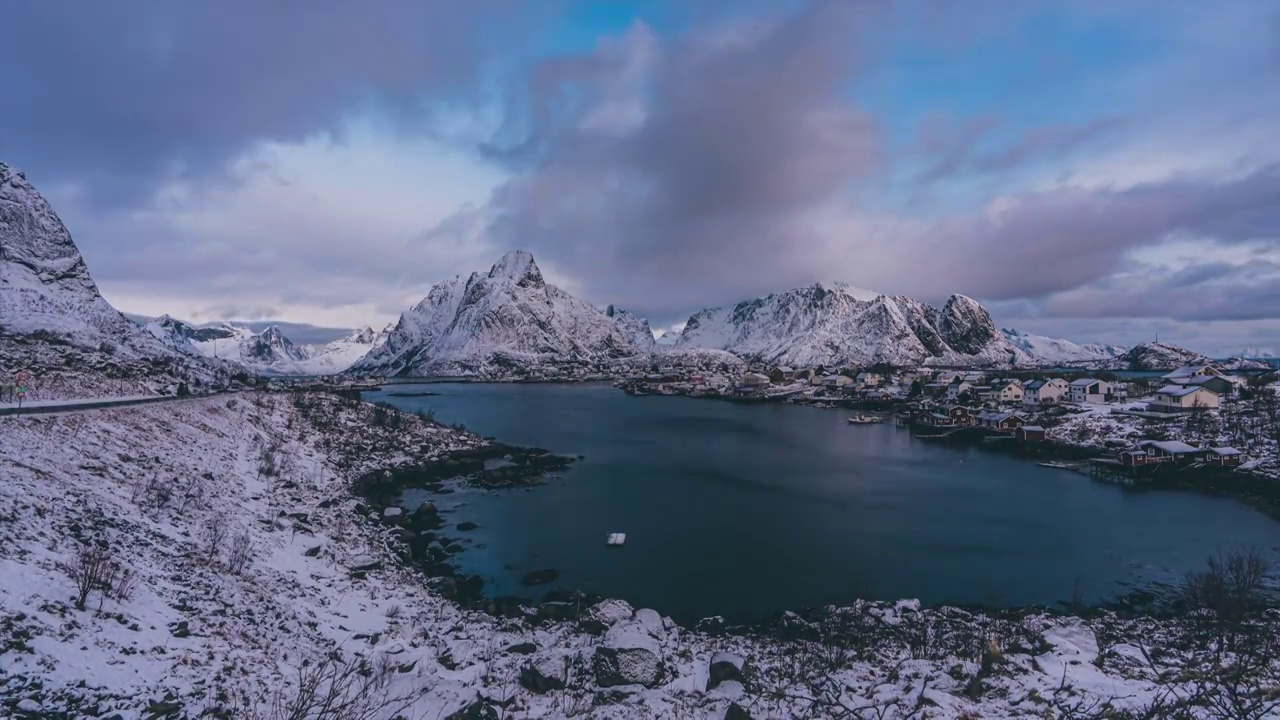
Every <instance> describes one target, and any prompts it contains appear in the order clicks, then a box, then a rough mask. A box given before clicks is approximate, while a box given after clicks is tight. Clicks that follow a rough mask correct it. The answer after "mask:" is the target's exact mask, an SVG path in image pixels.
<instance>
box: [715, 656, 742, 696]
mask: <svg viewBox="0 0 1280 720" xmlns="http://www.w3.org/2000/svg"><path fill="white" fill-rule="evenodd" d="M745 666H746V661H745V660H743V659H742V656H740V655H734V654H733V653H727V652H718V653H716V654H715V655H712V656H711V664H710V666H709V667H708V669H707V691H708V692H710V691H711V690H714V689H716V687H718V686H719V685H720V683H722V682H726V681H730V680H732V681H733V682H737V683H743V682H745V680H746V678H745V674H744V672H743V670H744V668H745Z"/></svg>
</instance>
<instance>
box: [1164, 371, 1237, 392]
mask: <svg viewBox="0 0 1280 720" xmlns="http://www.w3.org/2000/svg"><path fill="white" fill-rule="evenodd" d="M1168 380H1169V384H1171V385H1184V386H1187V387H1190V386H1192V385H1197V386H1199V387H1202V388H1204V389H1206V390H1211V391H1213V392H1215V393H1217V394H1218V395H1220V396H1221V395H1230V394H1231V391H1232V390H1235V385H1234V384H1232V382H1231V381H1230V380H1229V379H1227V378H1225V377H1223V376H1222V375H1191V376H1183V377H1178V378H1168Z"/></svg>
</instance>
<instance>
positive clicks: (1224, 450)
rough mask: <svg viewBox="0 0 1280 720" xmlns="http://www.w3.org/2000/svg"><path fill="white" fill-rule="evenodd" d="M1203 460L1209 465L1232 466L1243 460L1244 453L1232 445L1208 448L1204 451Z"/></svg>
mask: <svg viewBox="0 0 1280 720" xmlns="http://www.w3.org/2000/svg"><path fill="white" fill-rule="evenodd" d="M1204 461H1205V462H1207V463H1209V464H1210V465H1223V466H1227V467H1233V466H1235V465H1239V464H1240V463H1242V462H1244V453H1242V452H1240V451H1239V450H1237V449H1235V448H1233V447H1216V448H1209V451H1208V452H1207V453H1205V456H1204Z"/></svg>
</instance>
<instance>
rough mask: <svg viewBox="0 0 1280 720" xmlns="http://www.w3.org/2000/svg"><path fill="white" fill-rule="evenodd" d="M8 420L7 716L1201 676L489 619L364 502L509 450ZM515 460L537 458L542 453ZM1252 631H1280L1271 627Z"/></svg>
mask: <svg viewBox="0 0 1280 720" xmlns="http://www.w3.org/2000/svg"><path fill="white" fill-rule="evenodd" d="M7 429H8V435H7V437H8V438H10V440H11V442H10V443H9V444H7V445H5V446H4V448H3V449H4V454H3V459H4V460H5V461H6V463H7V464H8V465H9V467H10V474H9V479H8V481H7V482H6V483H5V484H3V485H0V499H3V500H4V501H5V504H6V505H8V506H12V507H13V508H14V510H13V512H12V514H11V515H8V516H4V517H0V571H3V572H5V573H6V574H8V575H10V576H14V577H22V578H23V580H24V582H23V583H21V584H20V585H21V587H14V586H8V587H0V708H4V709H6V710H9V711H12V712H14V713H15V714H16V716H18V717H26V716H32V717H35V716H40V715H50V714H52V715H55V716H57V715H58V714H62V715H65V716H77V717H78V716H85V715H91V716H103V717H109V716H111V715H113V714H119V715H120V716H121V717H122V718H124V719H125V720H133V719H134V718H142V717H149V716H155V715H157V714H163V715H164V716H166V717H174V718H188V717H189V718H195V717H200V716H208V715H209V714H211V713H212V714H217V713H219V712H221V713H223V714H226V713H228V712H230V713H231V714H232V715H236V714H238V713H239V712H240V711H241V710H243V709H245V708H251V707H254V706H255V703H261V704H264V705H270V704H271V703H272V701H273V699H279V698H281V697H282V695H281V693H283V694H284V695H283V697H284V698H285V699H287V698H288V697H289V696H290V693H293V692H296V691H297V689H298V687H299V679H300V678H301V677H302V675H301V673H305V670H306V668H307V667H309V666H310V667H316V666H317V665H315V663H319V665H318V667H348V668H356V669H374V670H373V672H374V673H375V674H374V675H372V676H373V677H378V678H381V679H380V680H379V682H380V683H381V682H385V683H386V684H385V685H379V686H378V687H380V688H386V689H387V690H388V691H389V692H391V693H393V694H394V695H395V697H397V698H399V697H403V698H406V700H407V702H408V703H409V705H410V706H411V707H412V710H413V712H412V713H411V716H420V717H421V716H425V717H434V718H441V719H442V720H446V719H447V720H467V719H474V718H490V717H498V716H503V715H507V716H510V715H514V716H516V717H530V718H551V717H565V716H571V715H587V714H589V715H590V716H591V717H596V718H604V719H606V720H613V719H616V720H622V719H623V718H634V717H640V716H646V717H652V718H664V719H670V720H684V719H685V718H691V717H709V718H722V717H732V718H742V717H748V718H752V717H753V718H757V719H760V718H772V717H814V716H819V717H821V716H829V715H831V714H832V712H833V710H832V709H833V708H836V707H837V706H838V707H840V708H844V710H841V711H840V712H841V714H845V715H849V716H856V714H853V711H852V710H851V708H859V707H864V706H865V703H866V700H865V698H868V697H874V698H876V700H875V702H876V707H878V708H879V711H880V713H881V715H880V716H881V717H896V718H905V717H908V716H912V715H913V714H915V716H917V717H918V713H913V709H914V710H915V711H918V710H919V708H921V707H924V706H927V707H928V708H929V712H928V715H929V716H931V717H934V718H938V719H940V720H941V719H950V720H958V719H959V718H961V717H975V716H976V717H983V718H996V719H999V718H1009V719H1012V718H1017V717H1025V716H1026V712H1027V710H1029V709H1031V708H1042V709H1044V710H1046V711H1047V710H1054V709H1056V710H1057V711H1059V712H1065V711H1066V709H1067V708H1068V707H1069V706H1070V705H1071V704H1073V703H1075V702H1077V701H1084V700H1087V701H1089V702H1093V703H1109V704H1115V705H1116V706H1118V707H1131V708H1134V709H1140V708H1142V707H1148V706H1150V705H1151V703H1153V702H1156V701H1157V700H1158V698H1159V697H1160V696H1161V694H1162V693H1165V692H1167V691H1168V688H1169V687H1171V686H1169V685H1168V683H1174V685H1173V686H1172V687H1174V688H1176V689H1179V690H1182V689H1187V688H1190V686H1188V685H1186V682H1185V681H1183V680H1180V679H1178V678H1177V676H1169V675H1168V674H1164V675H1161V674H1159V673H1158V672H1157V669H1156V668H1149V667H1146V666H1140V667H1139V666H1135V665H1134V663H1135V662H1137V663H1138V664H1139V665H1141V663H1142V662H1143V661H1141V659H1140V658H1139V659H1138V660H1133V658H1135V657H1138V656H1137V655H1136V652H1137V651H1136V649H1135V648H1137V647H1151V646H1152V645H1153V644H1155V645H1156V646H1157V647H1159V648H1163V649H1167V650H1168V653H1166V654H1165V655H1163V656H1162V660H1161V662H1162V663H1164V664H1165V665H1163V667H1167V666H1168V663H1182V664H1183V665H1184V666H1185V667H1188V668H1193V667H1197V666H1198V664H1199V663H1201V662H1203V661H1204V658H1203V657H1202V656H1201V655H1197V654H1196V653H1197V652H1199V651H1197V650H1196V649H1195V647H1194V646H1193V645H1192V644H1189V642H1190V641H1189V638H1191V637H1192V636H1193V633H1194V631H1196V630H1197V628H1198V626H1197V624H1196V621H1195V620H1194V619H1193V618H1192V616H1183V615H1178V616H1173V617H1170V618H1167V619H1161V618H1156V617H1152V616H1146V615H1141V616H1135V617H1133V618H1126V617H1121V616H1119V615H1117V614H1116V613H1114V612H1111V611H1108V610H1106V609H1099V610H1097V611H1096V614H1094V613H1093V612H1092V611H1091V612H1090V613H1088V614H1087V615H1086V616H1085V617H1081V616H1079V615H1071V614H1063V613H1061V612H1047V611H1044V610H1042V609H1034V608H1028V609H1023V610H1020V611H1017V612H1013V611H1011V612H973V611H971V610H967V609H964V608H960V607H943V608H939V609H933V608H922V607H921V606H920V604H919V603H916V602H913V601H897V602H857V603H854V604H853V605H851V606H846V607H840V608H821V609H816V610H812V611H805V612H803V613H800V612H784V613H781V614H780V615H778V616H777V617H774V618H771V619H769V620H767V621H765V622H762V623H758V624H756V625H753V626H750V627H745V628H737V627H736V626H733V625H730V624H728V623H725V624H723V625H720V626H717V624H716V623H715V621H714V619H709V620H707V621H705V622H703V623H699V625H700V627H698V628H695V629H692V630H691V629H687V628H681V627H680V626H678V625H676V624H675V623H674V622H672V621H671V620H670V619H669V618H663V617H662V616H661V615H660V614H659V613H656V612H654V611H652V610H646V609H643V608H641V609H637V608H633V607H632V606H631V605H629V604H628V603H626V602H625V601H622V600H601V599H597V598H581V597H579V598H570V597H563V598H562V599H558V600H548V601H546V602H544V603H543V605H546V606H547V607H546V608H545V612H544V613H543V615H542V616H541V617H539V615H538V614H537V612H536V611H535V612H533V613H530V612H529V611H528V610H527V609H525V608H522V607H520V605H519V604H518V603H511V604H510V605H509V607H508V609H509V611H510V612H509V615H507V616H503V617H493V616H490V615H487V614H484V613H479V612H474V611H472V610H468V609H467V608H466V607H464V606H462V605H460V604H458V603H456V602H454V601H452V600H448V599H446V598H444V597H443V596H442V595H441V594H440V593H439V592H437V591H436V590H433V589H430V586H429V585H428V584H427V581H426V580H425V579H424V574H423V573H422V572H421V571H420V570H419V569H418V568H417V567H414V566H410V565H406V564H405V563H404V562H403V558H402V557H401V555H400V552H401V551H402V549H403V548H404V547H405V546H406V543H405V542H404V540H405V538H404V533H403V530H404V529H405V528H404V527H402V526H401V525H400V524H397V523H395V522H387V520H388V518H396V517H403V515H405V514H409V513H406V512H405V510H404V509H401V512H400V513H399V514H397V513H391V514H390V515H388V514H387V512H386V509H385V508H384V509H383V510H382V511H381V512H378V511H377V510H376V509H375V507H374V506H371V505H369V504H368V503H365V501H364V500H362V499H361V498H360V496H359V494H358V493H357V492H356V483H357V481H359V480H360V479H361V478H364V477H370V476H374V477H391V478H394V477H395V474H396V473H397V472H405V473H412V472H415V471H416V469H418V468H420V467H422V466H429V465H431V464H433V463H434V464H435V465H436V467H437V468H438V467H440V466H442V465H444V464H446V463H457V464H456V465H453V466H450V467H451V470H450V472H453V471H454V470H456V469H457V468H458V467H463V468H472V469H474V468H476V467H477V465H476V463H477V462H478V463H479V466H478V467H479V468H480V470H479V472H484V471H485V470H486V468H485V464H484V462H485V460H492V459H494V458H493V457H492V456H493V455H494V454H496V453H498V452H503V453H504V455H503V458H505V456H506V455H507V454H512V450H511V449H510V448H509V447H508V446H503V445H498V444H494V443H490V442H488V441H484V440H483V439H481V438H479V437H477V436H475V435H473V434H470V433H466V432H462V431H458V430H454V429H451V428H448V427H445V426H442V425H438V424H434V423H428V422H425V421H424V420H422V419H419V418H416V417H414V416H412V415H407V414H403V413H394V414H393V413H390V412H386V411H385V409H384V410H383V411H382V412H379V410H378V408H377V407H376V406H374V405H371V404H369V403H364V402H360V401H356V400H352V399H349V398H343V397H341V396H337V395H334V394H331V393H261V394H255V395H252V396H243V397H239V398H207V399H200V400H196V401H193V402H190V403H175V404H156V405H148V406H140V407H135V408H122V409H111V410H102V411H95V412H94V413H85V414H83V415H59V416H44V417H31V418H15V419H13V420H12V422H10V424H9V425H8V426H7ZM54 437H56V438H59V439H60V442H58V443H49V442H41V440H42V439H44V438H54ZM516 452H521V451H519V450H517V451H516ZM528 452H531V453H534V454H531V455H530V456H529V458H530V460H531V462H530V463H526V465H527V466H528V467H533V466H534V465H536V463H534V462H532V460H533V459H536V458H540V457H545V456H544V455H539V454H536V452H535V451H528ZM516 459H517V458H516V457H515V456H514V455H513V461H514V460H516ZM520 464H521V463H519V462H517V463H516V465H520ZM504 467H510V466H504ZM487 469H488V470H497V469H499V468H497V467H495V466H494V465H492V464H490V466H489V467H488V468H487ZM388 471H390V472H391V475H390V476H384V475H382V473H385V472H388ZM435 472H439V471H438V470H436V471H435ZM530 472H532V470H530ZM523 473H524V471H521V472H520V473H516V474H518V475H519V474H523ZM492 474H493V473H491V475H492ZM499 475H500V474H499ZM526 479H527V478H526ZM144 480H145V481H147V482H142V481H144ZM195 480H199V481H200V483H202V484H200V485H198V486H199V487H203V488H204V491H203V494H201V495H199V496H198V497H196V496H194V495H190V497H189V500H187V501H185V502H184V501H183V498H184V497H187V496H188V495H189V491H187V490H183V491H182V492H181V493H176V497H171V496H169V495H167V494H166V495H164V496H159V495H156V496H154V497H153V495H152V494H151V493H153V492H159V491H160V489H162V488H163V487H165V483H174V485H173V488H174V489H175V490H178V489H182V488H187V487H188V485H185V484H183V483H188V482H190V483H194V482H195ZM155 483H159V484H155ZM153 485H154V487H153ZM190 487H197V485H196V484H193V485H191V486H190ZM184 493H185V494H184ZM161 500H163V502H160V501H161ZM361 503H365V504H364V505H363V507H362V505H361ZM388 507H389V506H388ZM414 510H415V511H416V510H417V509H416V508H414ZM218 519H222V520H224V521H226V522H229V523H231V525H232V529H233V533H234V536H235V537H239V536H240V535H239V533H244V536H245V537H247V538H249V540H250V547H251V548H252V552H251V553H250V555H249V556H248V563H247V565H245V566H243V567H241V568H239V569H234V568H235V567H239V566H233V565H232V563H233V561H234V557H233V555H234V554H233V553H229V551H228V548H227V547H225V546H224V547H223V548H222V549H221V551H219V550H218V548H217V547H216V546H215V547H214V548H213V549H212V550H211V549H210V545H209V541H208V530H209V528H210V527H211V525H210V524H209V523H212V522H214V521H215V520H218ZM424 520H428V523H427V524H432V523H430V521H429V519H428V518H424ZM95 538H96V539H98V540H99V541H102V542H106V543H107V547H108V548H111V549H113V550H114V552H115V553H116V555H115V557H116V558H117V559H118V561H119V562H121V563H125V564H126V566H127V568H128V569H130V570H131V571H132V572H133V573H136V576H137V577H138V582H139V584H138V585H137V587H136V589H134V590H133V592H132V593H131V594H128V593H121V594H114V593H113V594H111V595H110V596H105V595H104V596H103V597H102V598H100V599H99V598H94V599H93V601H92V602H91V604H90V607H88V608H85V609H76V608H74V607H72V606H71V604H70V602H69V601H68V600H67V593H68V592H69V590H70V585H69V580H68V579H67V578H66V577H65V576H64V575H63V574H62V571H61V570H60V569H59V568H60V567H61V563H62V562H63V561H64V560H65V559H66V558H67V557H69V555H68V553H71V552H73V551H74V548H76V547H80V546H82V545H83V544H84V543H91V542H92V541H94V539H95ZM232 544H234V543H232ZM550 603H558V604H550ZM538 609H539V610H541V609H543V608H541V607H539V608H538ZM1258 622H1259V623H1262V624H1263V627H1264V628H1265V629H1266V630H1267V631H1268V632H1271V633H1272V635H1275V634H1276V632H1275V631H1277V630H1280V616H1276V615H1275V614H1269V615H1264V616H1260V617H1259V619H1258ZM730 630H740V631H741V632H730ZM335 658H336V659H335ZM330 663H341V664H340V665H336V666H335V665H330ZM904 667H905V668H907V669H908V671H907V672H899V670H900V669H901V668H904ZM376 668H384V669H385V670H386V674H380V673H382V671H381V670H376ZM797 673H799V674H797ZM351 676H352V677H361V675H360V673H359V672H357V673H353V674H352V675H351ZM1169 677H1172V678H1173V679H1167V678H1169ZM1161 678H1166V679H1161ZM1068 682H1069V683H1070V685H1071V688H1072V690H1071V692H1070V693H1069V694H1064V693H1062V688H1063V687H1064V686H1065V685H1066V684H1067V683H1068ZM1195 687H1196V688H1203V687H1217V686H1216V685H1212V684H1211V683H1209V682H1207V681H1206V680H1204V679H1203V678H1201V679H1198V680H1197V681H1196V683H1195ZM1195 692H1202V690H1196V691H1195ZM402 693H403V695H402ZM832 693H834V694H832ZM817 698H825V699H823V700H821V701H820V702H819V701H818V700H816V699H817ZM824 703H828V704H824ZM85 709H92V710H93V712H92V713H88V712H85V711H84V710H85ZM33 713H34V714H33ZM393 714H395V713H394V712H393V711H391V710H389V709H388V710H387V711H386V712H385V713H378V712H372V713H370V714H369V715H368V716H369V717H378V718H384V717H385V718H390V717H391V716H392V715H393Z"/></svg>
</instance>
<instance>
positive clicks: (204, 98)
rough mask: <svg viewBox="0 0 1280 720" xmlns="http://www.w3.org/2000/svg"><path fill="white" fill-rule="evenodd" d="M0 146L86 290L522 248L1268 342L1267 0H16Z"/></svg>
mask: <svg viewBox="0 0 1280 720" xmlns="http://www.w3.org/2000/svg"><path fill="white" fill-rule="evenodd" d="M0 47H3V48H5V50H6V52H5V55H6V59H7V66H8V68H9V69H10V72H8V73H6V78H5V83H4V92H3V94H2V95H0V160H4V161H6V162H10V163H12V164H14V165H17V166H18V167H19V168H21V169H22V170H24V171H25V172H26V174H27V176H28V178H29V179H30V180H31V181H32V182H33V183H35V184H36V185H37V187H38V188H39V189H40V190H41V191H42V192H43V193H44V194H45V195H46V196H47V197H49V199H50V201H51V202H53V203H54V206H55V208H57V209H58V211H59V213H60V215H61V216H62V218H63V220H64V222H65V223H66V224H67V226H68V228H69V229H70V230H71V232H72V235H73V237H74V238H75V240H76V242H77V244H78V245H79V247H80V249H81V251H82V252H83V254H84V255H85V258H86V261H87V262H88V263H89V267H90V270H91V271H92V273H93V275H94V277H95V279H96V280H97V282H98V284H99V286H100V288H101V290H102V292H103V294H104V295H105V296H106V297H107V299H108V300H110V301H112V302H113V303H114V304H115V305H116V306H117V307H120V308H121V309H122V310H126V311H129V312H134V313H140V314H145V315H159V314H162V313H168V314H170V315H173V316H175V317H180V318H184V319H188V320H193V321H198V322H199V321H212V320H225V319H236V320H260V319H264V318H279V319H286V320H291V321H295V322H304V323H311V324H316V325H323V326H331V327H355V326H363V325H373V326H380V325H382V324H385V323H387V322H389V321H391V320H393V319H394V318H395V317H396V316H398V314H399V313H400V312H401V311H403V310H404V309H406V308H408V307H410V306H412V305H413V304H415V303H416V302H417V301H418V300H420V299H421V298H422V297H423V296H424V295H425V294H426V292H427V291H428V289H429V288H430V287H431V285H433V284H434V283H436V282H439V281H441V280H443V279H445V278H448V277H451V276H453V275H456V274H459V273H469V272H472V271H476V270H485V269H487V268H488V267H489V266H490V265H491V264H493V262H495V261H496V260H497V259H498V257H500V256H501V255H502V253H504V252H506V251H508V250H512V249H525V250H529V251H532V252H533V253H534V256H535V257H536V258H537V261H538V263H539V265H540V266H541V267H542V269H543V272H544V274H545V275H546V276H547V277H548V279H549V280H550V281H552V282H554V283H556V284H558V285H560V286H561V287H563V288H565V289H566V290H568V291H570V292H573V293H575V294H578V295H579V296H581V297H583V298H585V299H587V300H589V301H591V302H593V303H596V304H598V305H601V306H603V305H605V304H610V303H612V304H615V305H618V306H621V307H625V308H628V309H630V310H632V311H634V312H636V313H638V314H640V315H642V316H645V317H647V318H649V320H650V322H651V324H652V325H653V326H654V327H664V328H670V327H679V326H680V323H681V322H682V321H683V320H684V319H686V318H687V317H688V316H689V315H690V314H691V313H692V312H694V311H696V310H698V309H700V308H703V307H707V306H714V305H724V304H732V303H736V302H738V301H740V300H744V299H749V298H752V297H757V296H760V295H763V294H767V293H769V292H774V291H780V290H785V289H788V288H792V287H797V286H802V285H808V284H812V283H814V282H848V283H851V284H853V285H855V286H858V287H863V288H871V289H874V290H876V291H878V292H883V293H886V294H891V295H909V296H912V297H916V298H919V299H922V300H925V301H927V302H933V303H941V302H943V301H945V299H946V298H947V297H948V296H949V295H950V294H952V293H962V294H965V295H969V296H972V297H974V298H977V299H979V300H980V301H982V302H983V303H984V304H986V305H987V306H988V308H989V309H990V310H991V311H992V314H993V316H994V317H995V319H996V321H997V323H998V324H1000V325H1001V326H1004V327H1016V328H1019V329H1022V330H1026V331H1029V332H1035V333H1041V334H1047V335H1052V336H1056V337H1066V338H1069V339H1072V340H1076V341H1085V342H1107V343H1115V344H1134V343H1138V342H1143V341H1147V340H1152V339H1155V338H1156V337H1157V336H1158V337H1159V339H1160V340H1161V341H1164V342H1171V343H1176V344H1181V345H1184V346H1187V347H1191V348H1192V349H1195V350H1199V351H1202V352H1207V353H1211V354H1234V353H1238V352H1239V351H1240V350H1241V349H1242V348H1245V347H1257V348H1264V349H1271V350H1280V143H1277V142H1276V141H1275V138H1277V137H1280V5H1278V4H1276V3H1274V2H1272V1H1271V0H1217V1H1210V0H1185V1H1183V2H1177V3H1170V2H1167V1H1165V0H1160V1H1156V0H1077V1H1075V2H1071V3H1063V2H1058V1H1056V0H1052V1H1051V0H874V1H873V0H830V1H823V0H811V1H808V0H781V1H778V2H764V1H763V0H741V1H738V2H734V1H732V0H707V1H705V2H692V1H689V0H608V1H605V0H598V1H596V2H580V1H577V0H546V1H545V2H536V3H534V2H524V1H520V0H470V1H469V2H467V3H458V2H452V0H371V2H368V3H352V2H347V1H346V0H308V1H306V2H304V1H303V0H281V2H276V3H261V2H256V0H218V1H217V2H212V1H209V2H199V1H193V2H185V3H171V2H168V1H167V0H132V1H131V2H129V3H110V4H101V3H70V2H47V3H17V4H14V5H13V6H11V7H8V8H6V17H5V22H4V23H2V24H0Z"/></svg>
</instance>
